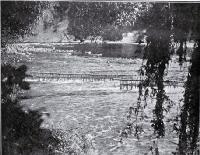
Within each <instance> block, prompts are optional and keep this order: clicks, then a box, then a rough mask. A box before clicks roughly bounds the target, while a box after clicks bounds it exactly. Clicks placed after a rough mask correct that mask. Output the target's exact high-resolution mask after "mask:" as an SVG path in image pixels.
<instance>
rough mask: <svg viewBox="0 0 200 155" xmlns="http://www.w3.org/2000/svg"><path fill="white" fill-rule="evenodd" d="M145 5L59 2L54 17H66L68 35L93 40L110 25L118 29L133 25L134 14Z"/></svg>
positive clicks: (76, 38)
mask: <svg viewBox="0 0 200 155" xmlns="http://www.w3.org/2000/svg"><path fill="white" fill-rule="evenodd" d="M145 7H146V6H144V5H142V4H141V3H114V2H108V3H104V2H93V3H87V2H59V3H58V4H57V5H55V7H54V9H55V18H60V20H63V19H64V18H66V17H67V18H68V20H69V25H68V27H67V26H66V27H67V32H68V35H73V36H74V37H75V40H80V41H84V40H85V39H87V38H88V37H90V38H91V39H92V40H95V39H96V38H97V37H98V36H101V37H102V36H103V35H104V36H105V33H104V30H105V29H107V28H108V27H111V25H112V27H113V28H114V27H116V26H117V29H118V30H120V31H121V30H123V31H124V30H126V31H127V30H128V29H129V28H130V27H131V26H133V21H134V19H135V17H136V15H135V14H137V12H139V11H138V10H139V9H141V12H142V11H143V10H145V9H144V8H145ZM112 30H114V29H112ZM114 31H115V30H114ZM114 31H113V32H114ZM114 33H115V32H114ZM107 36H108V34H107ZM107 38H109V37H107ZM111 38H112V37H111ZM111 40H113V39H111Z"/></svg>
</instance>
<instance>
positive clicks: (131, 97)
mask: <svg viewBox="0 0 200 155" xmlns="http://www.w3.org/2000/svg"><path fill="white" fill-rule="evenodd" d="M22 53H23V52H22ZM28 57H29V59H28V60H27V61H24V62H23V63H25V64H26V65H27V66H28V73H31V72H40V73H43V72H45V73H46V72H49V73H50V72H54V73H66V74H67V73H75V74H79V73H82V74H84V73H85V74H86V73H94V74H129V75H130V74H131V75H134V76H135V78H136V79H138V78H139V76H138V72H137V71H138V69H139V67H140V66H141V65H142V63H143V62H142V60H141V59H140V58H135V59H129V58H116V57H85V56H73V55H69V53H68V52H67V51H60V52H58V51H51V53H48V52H43V51H42V50H39V51H36V50H35V51H34V50H30V51H28ZM186 75H187V66H183V67H181V68H180V66H179V64H178V62H177V58H176V57H173V58H172V60H171V61H170V64H169V68H168V74H167V76H166V79H169V80H178V81H184V80H185V77H186ZM165 90H166V92H167V95H169V98H170V99H171V100H173V101H174V102H175V103H176V105H173V106H172V107H171V108H170V110H169V112H164V116H165V117H164V122H165V128H166V134H165V135H166V136H165V137H164V138H161V139H158V140H157V141H158V148H159V152H160V154H163V155H167V154H171V152H173V151H175V149H176V145H175V143H177V134H176V132H174V131H173V123H172V122H171V121H170V120H171V119H173V118H175V117H176V116H177V114H179V112H180V107H179V106H180V105H179V100H180V99H181V98H182V97H183V92H184V89H183V87H182V86H178V87H169V86H166V87H165ZM27 96H29V98H28V99H25V100H23V101H22V104H23V105H25V106H27V107H28V108H31V109H39V108H44V109H43V111H45V112H47V113H49V114H50V116H49V117H44V119H45V121H44V123H43V125H42V127H44V128H50V129H52V128H53V129H62V130H69V129H72V130H77V132H78V133H80V134H85V135H90V136H91V137H92V139H93V146H94V148H95V150H96V153H97V154H100V155H101V154H108V155H110V154H113V155H116V154H119V155H123V154H124V155H129V154H130V155H140V154H141V155H144V154H145V153H146V154H148V153H149V154H151V151H150V147H151V146H152V141H153V140H155V135H154V132H153V131H154V130H153V128H152V127H151V120H152V119H153V114H152V111H153V109H154V107H155V100H154V99H148V104H147V107H146V108H145V109H144V114H145V119H144V120H142V121H141V122H142V124H143V129H144V131H143V133H141V135H140V138H139V140H138V139H137V138H136V137H134V135H131V136H129V137H128V138H124V139H123V143H119V139H120V132H121V130H122V129H123V128H124V127H125V125H126V116H127V111H128V109H129V107H130V106H132V105H134V104H135V103H136V102H137V97H138V89H137V88H133V89H132V90H126V89H122V90H120V87H119V81H117V80H112V81H111V80H104V81H90V80H87V81H83V80H81V79H76V80H73V79H72V80H46V81H39V80H38V81H37V80H36V81H32V82H31V89H30V90H29V91H28V92H27ZM164 106H167V105H164Z"/></svg>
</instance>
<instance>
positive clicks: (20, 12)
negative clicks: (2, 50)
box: [1, 1, 46, 47]
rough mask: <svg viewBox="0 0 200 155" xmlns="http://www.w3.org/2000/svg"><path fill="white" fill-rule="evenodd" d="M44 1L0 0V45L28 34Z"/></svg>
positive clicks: (43, 6) (44, 4)
mask: <svg viewBox="0 0 200 155" xmlns="http://www.w3.org/2000/svg"><path fill="white" fill-rule="evenodd" d="M45 7H46V3H45V2H39V1H38V2H36V1H35V2H26V1H2V2H1V9H2V10H1V35H2V36H1V37H2V39H1V46H2V47H3V46H5V44H7V43H12V42H14V41H16V39H18V38H19V37H23V36H24V35H25V34H29V33H30V31H31V28H32V26H33V25H34V23H35V22H36V21H37V19H38V17H39V15H40V13H41V11H42V10H43V8H45Z"/></svg>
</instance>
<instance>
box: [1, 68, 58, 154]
mask: <svg viewBox="0 0 200 155" xmlns="http://www.w3.org/2000/svg"><path fill="white" fill-rule="evenodd" d="M26 70H27V67H26V66H25V65H22V66H20V67H18V68H17V67H13V66H11V65H2V66H1V71H2V72H1V92H2V93H1V112H2V118H1V119H2V143H3V145H2V146H3V154H5V155H9V154H24V153H25V152H26V154H29V153H30V152H32V150H43V151H45V152H46V153H50V152H52V150H51V148H50V147H49V146H50V145H52V146H54V147H56V145H57V144H58V142H59V141H58V139H56V138H54V137H53V135H52V132H51V131H50V130H45V129H42V128H41V124H42V122H43V119H42V113H41V112H40V111H37V110H30V109H28V110H26V111H25V110H24V108H23V106H21V105H20V101H19V98H18V97H19V95H18V94H19V93H21V92H22V91H25V90H28V89H29V88H30V86H29V83H27V82H25V81H24V80H25V77H26V76H27V75H26ZM47 135H48V136H47Z"/></svg>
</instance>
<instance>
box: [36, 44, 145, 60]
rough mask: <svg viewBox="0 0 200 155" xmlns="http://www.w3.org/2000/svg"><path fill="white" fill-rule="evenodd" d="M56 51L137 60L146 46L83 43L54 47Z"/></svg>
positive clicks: (37, 46)
mask: <svg viewBox="0 0 200 155" xmlns="http://www.w3.org/2000/svg"><path fill="white" fill-rule="evenodd" d="M34 47H35V48H51V47H49V46H47V45H35V46H34ZM54 47H55V49H56V50H63V51H66V50H72V51H76V55H86V54H87V53H89V52H91V53H92V54H102V56H103V57H118V58H135V57H140V58H141V57H142V55H143V49H144V45H142V44H123V43H103V44H97V43H81V44H66V45H59V44H57V45H54Z"/></svg>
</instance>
